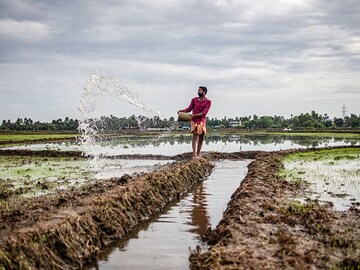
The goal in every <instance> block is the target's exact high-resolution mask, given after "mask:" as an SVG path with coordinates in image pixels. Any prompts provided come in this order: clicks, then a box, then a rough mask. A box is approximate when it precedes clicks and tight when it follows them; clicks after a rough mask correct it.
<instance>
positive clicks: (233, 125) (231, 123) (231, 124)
mask: <svg viewBox="0 0 360 270" xmlns="http://www.w3.org/2000/svg"><path fill="white" fill-rule="evenodd" d="M229 126H230V127H240V126H241V121H231V122H229Z"/></svg>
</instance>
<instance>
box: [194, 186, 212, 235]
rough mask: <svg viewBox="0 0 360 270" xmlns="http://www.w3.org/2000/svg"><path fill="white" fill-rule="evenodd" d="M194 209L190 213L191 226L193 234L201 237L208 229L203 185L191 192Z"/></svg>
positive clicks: (208, 223)
mask: <svg viewBox="0 0 360 270" xmlns="http://www.w3.org/2000/svg"><path fill="white" fill-rule="evenodd" d="M193 204H194V207H193V209H192V211H191V218H192V224H193V225H195V230H194V231H193V232H194V233H196V234H198V235H199V236H203V235H204V234H205V233H206V231H207V229H208V228H209V227H210V220H209V216H208V214H207V202H206V194H205V188H204V184H203V183H201V184H200V186H199V187H198V188H196V189H195V190H194V192H193Z"/></svg>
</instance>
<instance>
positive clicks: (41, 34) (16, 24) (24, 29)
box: [0, 19, 52, 41]
mask: <svg viewBox="0 0 360 270" xmlns="http://www.w3.org/2000/svg"><path fill="white" fill-rule="evenodd" d="M51 34H52V29H51V27H49V26H48V25H46V24H43V23H39V22H35V21H29V20H23V21H16V20H13V19H1V20H0V36H3V38H4V37H5V38H15V39H19V40H26V41H43V40H45V39H48V38H49V37H50V36H51Z"/></svg>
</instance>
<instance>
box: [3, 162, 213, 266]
mask: <svg viewBox="0 0 360 270" xmlns="http://www.w3.org/2000/svg"><path fill="white" fill-rule="evenodd" d="M212 167H213V165H212V164H211V163H210V162H209V160H208V159H197V160H194V159H192V160H187V161H183V162H177V163H174V164H171V165H169V167H167V168H164V169H161V170H158V171H154V172H151V173H147V174H143V175H141V176H138V177H135V178H132V179H122V180H123V181H122V184H118V185H116V184H113V185H110V186H109V187H108V188H106V187H105V186H102V188H104V189H105V190H101V191H99V190H97V189H95V191H94V192H93V193H92V192H91V191H89V193H88V194H81V196H80V197H79V198H72V197H71V196H66V195H65V194H62V196H59V197H56V196H55V198H54V199H53V201H52V202H50V203H49V204H46V199H44V198H43V199H42V200H43V201H41V199H40V200H39V201H38V202H41V203H38V204H37V203H36V200H33V201H32V202H33V203H30V204H28V205H27V206H26V208H25V209H21V208H19V209H18V212H17V213H15V214H17V215H15V216H14V215H6V213H2V218H3V217H8V220H3V219H2V228H0V229H1V234H0V235H1V240H0V268H1V269H3V268H4V269H54V268H55V269H78V268H81V267H82V265H84V263H86V262H87V261H89V260H91V259H94V258H96V255H97V253H98V251H99V250H100V249H101V248H103V247H104V246H106V245H107V244H108V243H109V242H111V241H113V240H115V239H119V238H121V237H123V236H124V235H125V234H126V233H127V232H129V231H130V230H131V228H132V227H133V226H135V225H136V224H138V223H139V222H141V221H142V220H145V219H147V218H148V217H149V216H151V215H154V214H155V213H158V212H159V211H161V209H162V208H163V207H164V206H165V204H166V203H167V202H169V201H171V200H173V199H174V198H177V197H178V196H180V194H183V193H185V192H187V191H188V190H189V189H190V188H191V187H192V186H193V185H194V184H195V183H197V182H199V181H201V180H203V179H204V178H205V177H207V176H208V175H209V174H210V173H211V170H212ZM119 181H120V182H121V179H119ZM126 182H127V183H126ZM70 195H74V194H70ZM56 200H58V201H56ZM3 211H5V210H4V209H3ZM13 214H14V213H13Z"/></svg>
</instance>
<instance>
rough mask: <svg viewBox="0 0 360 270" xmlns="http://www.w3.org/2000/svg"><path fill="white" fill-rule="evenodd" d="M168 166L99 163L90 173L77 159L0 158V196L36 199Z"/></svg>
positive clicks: (118, 161) (159, 162) (135, 161)
mask: <svg viewBox="0 0 360 270" xmlns="http://www.w3.org/2000/svg"><path fill="white" fill-rule="evenodd" d="M172 162H173V161H170V160H139V159H131V160H125V159H100V160H98V161H97V167H96V168H95V169H94V168H92V167H91V163H90V162H89V159H85V158H78V157H74V158H69V157H62V158H55V157H23V156H11V157H5V156H0V196H4V197H5V196H10V194H16V195H21V196H27V197H29V196H30V197H31V196H40V195H44V194H48V193H51V192H55V191H58V190H65V189H69V188H74V187H80V186H81V185H84V184H89V183H91V182H94V181H96V180H104V179H110V178H113V177H120V176H122V175H124V174H128V175H132V174H135V173H144V172H148V171H150V170H154V169H156V168H159V167H161V166H162V165H164V164H168V163H172ZM6 194H7V195H6Z"/></svg>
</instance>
